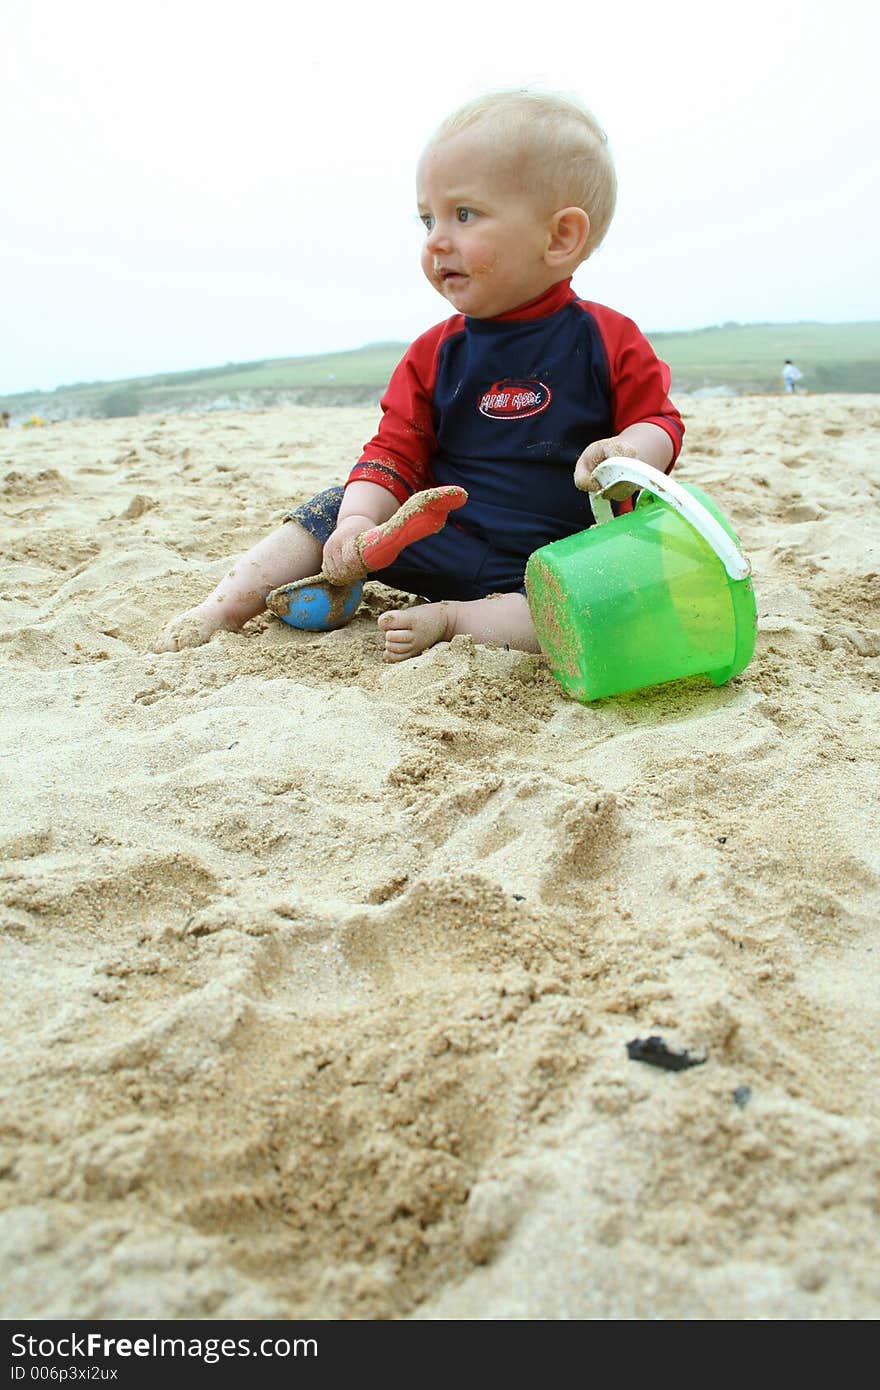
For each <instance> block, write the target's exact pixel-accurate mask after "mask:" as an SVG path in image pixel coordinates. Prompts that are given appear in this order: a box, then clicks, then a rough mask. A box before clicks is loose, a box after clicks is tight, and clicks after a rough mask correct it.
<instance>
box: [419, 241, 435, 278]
mask: <svg viewBox="0 0 880 1390" xmlns="http://www.w3.org/2000/svg"><path fill="white" fill-rule="evenodd" d="M419 261H420V262H421V266H422V270H423V271H424V272H425V274H426V275H427V277H428V279H429V280H430V281H431V282H432V283H433V281H434V257H433V256H432V255H431V253H430V251H429V250H428V247H427V243H423V245H422V249H421V251H420V252H419Z"/></svg>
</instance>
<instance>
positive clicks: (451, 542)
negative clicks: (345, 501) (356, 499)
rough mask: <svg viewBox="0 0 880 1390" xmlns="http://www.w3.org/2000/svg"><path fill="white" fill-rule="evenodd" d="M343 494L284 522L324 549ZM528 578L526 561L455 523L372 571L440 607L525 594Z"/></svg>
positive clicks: (308, 505) (333, 493) (330, 494)
mask: <svg viewBox="0 0 880 1390" xmlns="http://www.w3.org/2000/svg"><path fill="white" fill-rule="evenodd" d="M343 492H344V489H343V488H342V487H339V486H337V487H329V488H327V489H326V491H324V492H319V493H317V494H316V496H314V497H312V498H310V499H309V501H308V502H303V503H302V504H301V505H300V506H299V507H294V509H293V511H290V512H288V513H287V514H286V516H285V518H284V520H285V521H298V522H299V524H300V526H302V527H304V528H305V530H306V531H308V533H309V535H311V536H314V537H315V539H316V540H317V541H319V542H320V544H321V545H322V546H324V545H326V544H327V541H328V540H329V539H330V535H331V533H332V532H333V531H335V529H336V519H337V516H338V514H339V507H340V504H341V502H342V495H343ZM524 574H525V561H524V560H523V558H522V556H521V555H511V554H509V553H508V552H507V551H504V550H496V549H495V548H494V547H493V546H491V545H490V544H489V542H488V541H484V540H481V539H480V538H479V537H478V536H473V535H471V534H470V532H468V531H463V530H462V529H461V527H460V526H457V525H456V524H455V520H454V518H453V517H450V519H449V520H448V521H447V523H446V525H445V526H444V527H443V529H442V531H437V532H436V533H435V534H434V535H433V536H425V538H424V540H420V541H415V542H414V544H413V545H408V546H406V548H405V549H404V550H401V552H400V554H399V555H398V557H397V559H396V560H395V561H394V563H393V564H392V565H388V566H387V567H386V568H385V569H383V570H371V571H370V573H369V575H368V576H367V578H368V579H377V580H378V581H379V582H380V583H381V584H389V585H390V586H391V587H392V588H393V589H402V590H404V592H405V593H408V594H418V595H419V596H420V597H421V598H427V599H430V600H431V601H432V602H437V601H439V600H441V599H445V598H449V599H477V598H485V597H486V595H487V594H509V593H520V594H524V593H525V583H524Z"/></svg>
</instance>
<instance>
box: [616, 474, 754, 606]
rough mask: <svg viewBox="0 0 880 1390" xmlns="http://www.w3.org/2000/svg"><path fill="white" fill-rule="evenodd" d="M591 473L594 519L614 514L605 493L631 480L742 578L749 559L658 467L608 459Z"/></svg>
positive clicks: (747, 571)
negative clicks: (665, 505) (675, 515)
mask: <svg viewBox="0 0 880 1390" xmlns="http://www.w3.org/2000/svg"><path fill="white" fill-rule="evenodd" d="M593 477H594V478H595V479H596V482H597V483H598V484H599V489H600V490H599V491H598V492H591V493H589V498H590V506H591V507H592V508H593V516H594V517H595V518H596V522H597V523H598V524H600V525H601V523H602V522H605V521H610V520H611V519H612V517H613V516H614V512H613V511H612V509H611V503H610V502H609V501H608V500H607V498H606V497H605V495H604V494H605V493H606V492H607V491H608V490H609V489H610V488H612V487H614V486H615V485H616V484H617V483H635V484H636V485H637V486H638V487H642V488H647V489H648V491H649V492H650V493H651V494H652V495H654V496H656V497H660V498H662V499H663V501H664V502H666V503H668V505H669V506H670V507H673V508H674V509H675V511H677V512H678V513H679V515H680V516H683V517H684V519H685V521H686V522H688V524H689V525H690V526H693V528H694V530H695V531H696V532H698V534H699V535H701V536H702V537H703V540H704V541H706V543H707V545H710V546H711V547H712V549H713V550H714V551H715V554H716V555H717V556H718V558H719V560H720V561H721V563H722V564H723V566H724V568H725V569H726V570H727V573H728V574H729V575H730V577H731V579H745V578H747V576H748V575H750V574H751V572H752V567H751V565H750V564H749V561H748V560H747V559H746V557H745V555H743V553H742V551H741V550H740V548H739V546H738V545H737V543H736V541H735V540H733V539H732V537H731V536H729V535H728V534H727V532H726V531H725V529H724V527H723V526H722V525H721V523H720V522H719V521H716V520H715V517H714V516H713V515H712V513H711V512H710V511H707V509H706V508H705V507H704V506H703V504H702V502H698V501H697V499H696V497H694V496H693V495H692V494H691V493H689V492H687V491H686V490H685V489H684V488H683V487H682V486H681V485H680V484H679V483H675V482H673V481H672V479H671V478H669V477H667V475H666V474H665V473H661V472H660V470H659V468H652V467H651V465H650V464H649V463H643V462H642V460H641V459H630V458H621V459H609V460H607V461H606V462H605V463H600V464H598V465H597V466H596V467H595V468H594V469H593Z"/></svg>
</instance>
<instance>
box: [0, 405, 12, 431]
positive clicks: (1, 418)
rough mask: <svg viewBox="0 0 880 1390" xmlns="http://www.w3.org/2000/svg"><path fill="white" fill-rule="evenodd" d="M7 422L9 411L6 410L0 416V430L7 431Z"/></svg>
mask: <svg viewBox="0 0 880 1390" xmlns="http://www.w3.org/2000/svg"><path fill="white" fill-rule="evenodd" d="M9 420H10V415H9V411H8V410H4V411H3V413H2V415H0V430H8V429H9Z"/></svg>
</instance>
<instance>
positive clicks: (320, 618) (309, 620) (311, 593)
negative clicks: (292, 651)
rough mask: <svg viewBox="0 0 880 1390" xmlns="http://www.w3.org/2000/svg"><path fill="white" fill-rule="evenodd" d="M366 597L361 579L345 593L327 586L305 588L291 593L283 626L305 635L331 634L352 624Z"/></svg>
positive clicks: (315, 585)
mask: <svg viewBox="0 0 880 1390" xmlns="http://www.w3.org/2000/svg"><path fill="white" fill-rule="evenodd" d="M363 593H364V581H363V580H362V579H358V580H356V581H355V582H354V584H352V586H351V588H350V589H346V590H342V591H340V590H339V589H337V588H334V587H332V586H331V585H328V584H306V585H304V586H303V588H301V589H294V590H293V592H292V593H291V595H290V607H289V609H288V611H287V613H286V614H285V615H284V617H283V618H282V622H285V623H289V625H290V626H291V627H298V628H302V629H303V630H305V631H306V632H332V631H333V629H334V628H337V627H345V624H346V623H349V622H351V620H352V618H353V617H354V615H355V613H356V612H357V610H358V607H359V605H360V601H361V599H362V597H363ZM343 594H344V597H343Z"/></svg>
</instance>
